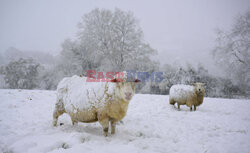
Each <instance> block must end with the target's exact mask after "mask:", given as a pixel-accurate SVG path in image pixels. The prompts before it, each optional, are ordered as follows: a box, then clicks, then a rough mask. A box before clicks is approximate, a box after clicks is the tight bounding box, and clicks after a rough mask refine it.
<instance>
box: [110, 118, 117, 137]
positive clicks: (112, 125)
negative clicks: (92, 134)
mask: <svg viewBox="0 0 250 153" xmlns="http://www.w3.org/2000/svg"><path fill="white" fill-rule="evenodd" d="M110 122H111V134H115V126H116V121H114V120H111V121H110Z"/></svg>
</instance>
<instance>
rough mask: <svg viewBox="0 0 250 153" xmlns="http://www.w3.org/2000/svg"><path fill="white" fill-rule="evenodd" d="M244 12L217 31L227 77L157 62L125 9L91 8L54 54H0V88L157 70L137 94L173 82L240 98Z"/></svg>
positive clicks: (248, 60) (248, 63)
mask: <svg viewBox="0 0 250 153" xmlns="http://www.w3.org/2000/svg"><path fill="white" fill-rule="evenodd" d="M249 27H250V13H249V12H247V13H246V14H244V15H241V16H239V17H238V18H237V20H235V24H234V25H233V26H232V29H231V30H229V31H222V30H217V36H218V37H217V40H216V44H215V47H214V50H212V51H211V52H212V53H213V56H214V59H215V61H216V63H217V64H218V67H220V68H221V69H222V70H224V71H225V72H226V74H227V75H226V76H227V77H217V76H213V75H211V74H209V73H208V71H207V70H206V69H205V68H204V66H202V65H198V67H197V68H194V67H192V66H191V65H187V66H185V67H184V66H179V67H178V66H175V65H170V64H166V65H164V66H162V67H160V63H159V62H158V61H155V60H153V57H154V56H156V55H157V50H155V49H153V48H152V47H151V46H150V45H149V44H148V43H147V42H146V41H145V40H144V37H143V31H142V29H141V28H140V26H139V23H138V20H137V19H136V18H135V17H134V16H133V14H132V13H131V12H125V11H122V10H120V9H115V10H114V11H111V10H106V9H94V10H92V11H91V12H90V13H87V14H85V15H84V16H83V17H82V21H81V22H79V24H78V32H77V35H76V38H75V39H66V40H65V41H64V42H63V43H62V51H61V52H60V54H59V55H58V56H51V55H44V53H39V54H38V55H39V56H37V55H34V54H32V53H30V52H22V51H20V50H18V49H15V48H9V49H8V50H7V52H6V54H5V55H4V56H2V57H1V56H0V59H1V61H4V60H5V62H2V63H0V64H2V66H1V67H0V74H1V76H0V80H1V84H0V86H1V88H11V89H16V88H18V89H48V90H54V89H56V86H57V84H58V82H59V81H60V80H61V79H62V78H64V77H67V76H72V75H80V74H82V75H86V70H97V71H102V72H108V71H115V72H119V71H123V70H136V71H142V72H155V71H161V72H163V80H162V82H159V83H156V82H145V83H141V84H140V85H139V86H138V87H137V88H138V90H137V91H139V92H141V93H149V94H168V92H169V88H170V87H171V86H172V85H173V84H191V83H193V82H204V83H206V94H207V96H209V97H229V98H233V97H244V96H249V95H248V93H250V49H249V46H250V43H249V42H250V40H249V39H250V28H249Z"/></svg>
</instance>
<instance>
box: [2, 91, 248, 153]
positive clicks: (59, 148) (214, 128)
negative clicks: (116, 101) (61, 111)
mask: <svg viewBox="0 0 250 153" xmlns="http://www.w3.org/2000/svg"><path fill="white" fill-rule="evenodd" d="M55 102H56V93H55V92H54V91H44V90H3V89H2V90H0V152H15V153H34V152H36V153H38V152H53V153H54V152H86V151H87V152H117V151H119V152H121V153H122V152H126V153H127V152H192V153H194V152H241V153H243V152H249V150H250V111H249V109H250V100H236V99H232V100H230V99H215V98H205V100H204V103H203V105H201V106H200V107H199V108H198V109H197V111H196V112H189V109H188V108H187V107H185V106H183V107H182V108H181V111H177V109H176V108H174V107H173V106H172V105H169V101H168V96H166V95H141V94H137V95H135V96H134V98H133V99H132V101H131V102H130V104H129V109H128V113H127V116H126V117H125V118H124V120H123V122H124V123H123V124H122V123H121V124H119V125H118V126H119V128H118V129H117V133H116V134H115V135H114V136H111V137H107V138H105V137H103V135H102V132H101V126H100V125H99V124H98V123H91V124H84V123H80V124H78V125H75V126H72V125H71V121H70V118H69V116H67V115H66V114H65V115H63V116H62V117H60V118H59V123H64V124H63V125H62V126H58V127H53V126H52V112H53V109H54V104H55Z"/></svg>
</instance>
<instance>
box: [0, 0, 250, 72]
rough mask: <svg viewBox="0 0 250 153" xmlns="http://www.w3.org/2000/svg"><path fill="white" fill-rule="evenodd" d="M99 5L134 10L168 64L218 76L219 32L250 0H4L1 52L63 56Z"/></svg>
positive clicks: (0, 4)
mask: <svg viewBox="0 0 250 153" xmlns="http://www.w3.org/2000/svg"><path fill="white" fill-rule="evenodd" d="M97 7H98V8H108V9H114V8H120V9H122V10H125V11H131V12H133V13H134V16H135V17H136V18H137V19H138V20H139V23H140V26H141V27H142V30H143V32H144V36H145V41H147V42H148V43H150V44H151V46H152V47H153V48H155V49H157V50H158V52H159V56H158V59H159V60H160V61H161V62H162V63H173V62H174V61H175V62H177V63H185V62H189V63H191V64H195V63H198V62H201V63H202V64H203V65H207V68H208V69H209V71H213V70H214V73H215V72H216V70H215V67H214V66H213V65H212V60H211V57H210V56H209V52H210V51H211V49H212V48H213V45H214V39H215V32H214V30H215V28H222V29H229V28H230V26H231V25H232V22H233V20H234V18H235V16H237V15H239V14H240V13H244V12H246V11H247V10H250V0H182V1H181V0H162V1H160V0H151V1H149V0H148V1H146V0H88V1H87V0H0V52H4V51H5V50H6V49H7V48H8V47H10V46H13V47H16V48H18V49H20V50H38V51H44V52H51V53H52V54H54V55H55V54H58V53H59V52H60V50H61V46H60V45H61V43H62V42H63V40H64V39H66V38H73V37H74V36H75V34H76V32H77V26H76V25H77V23H78V22H79V21H80V20H81V16H82V15H83V14H85V13H88V12H90V11H91V10H92V9H94V8H97ZM194 61H198V62H194ZM216 73H217V72H216Z"/></svg>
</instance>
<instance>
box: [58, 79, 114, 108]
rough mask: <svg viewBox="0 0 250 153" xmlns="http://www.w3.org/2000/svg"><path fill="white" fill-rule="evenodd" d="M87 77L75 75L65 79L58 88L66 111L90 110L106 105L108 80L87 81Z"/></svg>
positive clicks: (59, 96)
mask: <svg viewBox="0 0 250 153" xmlns="http://www.w3.org/2000/svg"><path fill="white" fill-rule="evenodd" d="M86 79H87V78H86V77H79V76H73V77H70V78H65V79H63V80H62V81H61V82H60V83H59V84H58V88H57V96H58V98H61V99H62V101H63V103H64V106H65V110H66V112H76V111H77V110H83V111H88V110H90V109H92V108H93V107H95V108H97V107H101V106H103V105H104V101H103V100H104V96H105V94H104V92H105V87H106V86H108V84H107V83H106V82H86ZM109 90H110V89H109Z"/></svg>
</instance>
